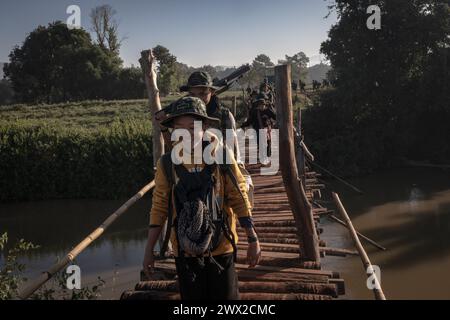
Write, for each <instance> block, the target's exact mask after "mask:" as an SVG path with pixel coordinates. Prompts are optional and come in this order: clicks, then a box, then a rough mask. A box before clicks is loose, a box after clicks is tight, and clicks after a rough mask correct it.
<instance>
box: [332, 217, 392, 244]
mask: <svg viewBox="0 0 450 320" xmlns="http://www.w3.org/2000/svg"><path fill="white" fill-rule="evenodd" d="M328 217H330V219H332V220H334V221H336V222H337V223H339V224H340V225H343V226H344V227H346V228H347V229H348V225H347V224H346V223H345V222H344V221H342V220H341V219H339V218H338V217H336V216H335V215H334V214H329V215H328ZM356 233H357V234H358V236H359V237H360V238H362V239H364V240H365V241H367V242H368V243H370V244H371V245H373V246H374V247H376V248H378V249H380V250H383V251H386V250H387V249H386V248H385V247H383V246H382V245H380V244H378V243H377V242H375V241H373V240H372V239H370V238H368V237H366V236H365V235H363V234H362V233H360V232H358V231H356Z"/></svg>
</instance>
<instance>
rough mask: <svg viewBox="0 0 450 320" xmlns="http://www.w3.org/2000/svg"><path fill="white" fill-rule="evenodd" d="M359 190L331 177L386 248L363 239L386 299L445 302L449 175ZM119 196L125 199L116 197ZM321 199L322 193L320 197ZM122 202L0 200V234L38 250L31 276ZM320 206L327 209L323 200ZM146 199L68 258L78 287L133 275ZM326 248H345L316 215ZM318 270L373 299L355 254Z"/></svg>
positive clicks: (377, 182)
mask: <svg viewBox="0 0 450 320" xmlns="http://www.w3.org/2000/svg"><path fill="white" fill-rule="evenodd" d="M351 182H352V183H354V184H355V185H356V186H358V187H359V188H360V189H362V190H363V191H364V192H365V193H364V195H357V194H354V193H353V192H352V191H351V190H348V189H346V187H343V186H341V185H339V184H338V183H336V182H330V186H331V188H332V189H334V190H335V191H337V192H339V194H340V196H341V200H342V201H343V203H344V205H345V207H346V208H347V211H348V213H349V215H350V216H351V218H352V221H353V223H354V226H355V227H356V228H357V229H358V230H359V231H360V232H362V233H364V234H365V235H367V236H369V237H371V238H373V239H374V240H376V241H378V242H379V243H380V244H382V245H383V246H385V247H386V248H388V250H387V251H384V252H382V251H379V250H377V249H375V248H373V247H372V246H371V245H369V244H367V243H365V242H363V245H364V247H365V248H366V250H367V252H368V254H369V256H370V258H371V260H372V263H373V264H375V265H378V266H379V267H380V268H381V283H382V286H383V289H384V291H385V294H386V296H387V298H389V299H450V274H449V271H450V172H449V171H442V170H440V169H419V168H406V169H397V170H389V171H383V172H379V173H377V174H373V175H369V176H365V177H361V178H357V179H352V180H351ZM124 200H126V199H124ZM324 200H325V201H326V200H329V195H328V194H324ZM122 203H123V201H122V200H120V201H99V200H57V201H41V202H28V203H15V204H0V233H3V232H5V231H8V233H9V235H10V238H11V241H14V240H17V239H20V238H24V239H26V240H28V241H31V242H33V243H35V244H39V245H40V246H41V247H40V248H39V249H37V250H35V251H33V252H30V253H29V254H27V255H25V256H23V257H21V261H22V262H23V263H24V264H26V266H27V275H28V276H29V277H33V276H36V275H39V273H40V272H41V271H43V270H46V268H48V267H49V266H50V265H51V264H52V263H53V262H55V260H56V259H57V257H62V256H63V255H64V254H65V253H67V252H68V251H69V250H70V249H71V248H72V246H73V245H75V244H76V243H78V242H79V241H80V240H82V239H83V238H84V237H85V236H86V235H87V234H88V233H89V232H90V231H92V230H93V229H94V228H95V227H97V226H98V225H99V224H100V223H101V222H102V221H103V220H104V219H105V218H106V217H107V216H108V215H109V214H110V213H112V212H113V211H114V210H115V209H117V208H118V207H119V206H120V205H121V204H122ZM325 204H326V206H328V207H330V208H331V207H332V204H331V203H326V202H325ZM150 207H151V198H150V197H148V196H147V197H145V198H144V199H142V200H140V201H139V202H138V203H137V204H136V205H135V206H134V207H132V208H131V209H130V211H129V212H128V213H127V214H125V215H124V216H123V217H122V218H120V219H119V220H118V221H117V222H116V223H115V224H114V225H113V227H112V228H111V229H110V230H108V231H107V232H106V233H105V234H104V235H103V236H102V237H101V238H100V239H98V240H97V241H96V242H94V243H93V244H92V245H91V246H90V247H89V248H88V249H86V251H84V252H83V253H82V254H81V255H80V256H79V257H78V258H77V260H76V263H77V264H78V265H79V266H80V268H81V272H82V285H91V284H93V283H95V279H96V277H97V276H101V277H102V279H104V280H105V281H106V286H105V287H104V288H103V290H102V298H104V299H115V298H118V297H119V296H120V294H121V292H122V291H124V290H126V289H131V288H132V287H133V286H134V284H135V283H136V282H137V281H138V280H139V270H140V266H141V263H142V256H143V252H144V246H145V241H146V226H147V224H148V212H149V210H150ZM322 223H323V225H324V227H325V233H324V235H323V236H322V238H323V239H325V240H326V241H327V245H328V246H331V247H339V248H352V241H351V238H350V237H349V235H348V232H347V231H346V229H345V228H344V227H342V226H340V225H338V224H336V223H335V222H331V221H328V220H327V219H323V221H322ZM323 264H324V268H325V269H329V270H335V271H340V273H341V277H342V278H344V279H345V281H346V289H347V294H346V296H344V298H348V299H373V294H372V293H371V291H370V290H368V289H367V287H366V277H365V273H364V270H363V266H362V263H361V261H360V259H359V257H347V258H341V257H326V258H325V259H323Z"/></svg>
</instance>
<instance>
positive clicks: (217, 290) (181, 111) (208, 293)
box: [143, 97, 261, 300]
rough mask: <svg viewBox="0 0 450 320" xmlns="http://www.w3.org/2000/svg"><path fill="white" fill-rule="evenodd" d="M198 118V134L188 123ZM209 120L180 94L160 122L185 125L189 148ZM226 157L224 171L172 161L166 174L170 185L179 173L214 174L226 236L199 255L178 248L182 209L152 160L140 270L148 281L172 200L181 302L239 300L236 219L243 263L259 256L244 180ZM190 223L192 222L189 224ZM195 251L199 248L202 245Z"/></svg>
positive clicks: (200, 106) (203, 109) (199, 107)
mask: <svg viewBox="0 0 450 320" xmlns="http://www.w3.org/2000/svg"><path fill="white" fill-rule="evenodd" d="M199 120H200V121H202V123H203V130H200V131H201V132H194V127H195V123H194V122H195V121H199ZM215 121H218V119H216V118H212V117H209V116H208V115H207V112H206V106H205V104H204V103H203V101H202V100H200V99H199V98H195V97H184V98H181V99H180V100H178V101H177V102H175V103H174V105H173V111H172V113H171V115H170V116H169V117H168V118H167V119H165V120H164V121H163V123H161V124H162V125H164V126H165V127H168V128H172V129H175V130H176V129H187V130H188V131H189V133H190V134H191V141H192V143H191V146H190V147H191V149H193V148H194V141H198V140H199V139H200V141H202V139H203V136H204V135H205V134H208V132H207V131H206V129H207V128H208V126H209V125H211V124H212V123H213V122H215ZM195 135H197V137H195ZM219 147H220V144H219ZM216 148H218V146H216ZM175 150H176V149H175V148H174V149H173V150H172V152H175ZM193 153H194V152H193V151H192V154H193ZM228 157H229V158H228V159H231V164H227V168H229V170H228V171H229V172H228V173H227V172H225V171H224V170H222V168H221V166H219V165H217V166H212V165H206V164H205V161H200V162H198V161H194V163H182V164H181V165H180V166H182V168H181V169H180V168H179V167H178V168H177V170H175V168H176V166H174V165H172V167H171V168H172V175H174V176H176V178H175V181H177V182H176V183H174V184H175V185H176V184H177V183H180V182H179V181H181V180H178V179H180V177H181V176H182V175H185V174H187V175H189V173H204V175H206V173H205V172H206V171H207V170H211V176H213V177H214V178H213V180H212V181H214V186H213V187H212V188H213V189H214V192H215V194H216V195H217V198H216V199H217V205H218V207H220V209H221V212H222V213H223V216H224V221H225V224H226V226H225V227H224V231H223V232H224V233H226V232H227V231H228V232H229V234H225V236H222V237H218V238H217V239H218V240H217V244H216V245H215V246H214V248H213V249H210V250H209V251H208V250H206V251H204V253H203V254H201V255H200V256H199V255H197V254H190V253H186V252H185V251H183V250H181V247H182V246H181V245H180V243H179V242H180V241H183V240H184V239H181V240H180V239H179V233H177V225H178V223H179V222H180V221H181V218H182V217H181V216H180V217H179V218H180V219H179V220H178V219H177V218H178V217H177V214H178V213H179V212H181V211H179V210H180V209H179V208H180V207H182V204H181V205H180V204H179V200H178V202H177V199H178V198H179V197H178V198H177V197H176V196H174V195H175V194H174V190H176V189H175V188H171V185H170V182H169V181H171V179H169V177H167V176H166V175H167V173H166V172H165V171H166V170H164V167H163V164H162V161H161V159H160V160H159V161H158V163H157V170H156V176H155V184H156V185H155V189H154V191H153V200H152V201H153V202H152V209H151V212H150V226H149V232H148V241H147V246H146V249H145V256H144V262H143V268H144V272H145V273H146V275H147V277H148V278H150V279H151V277H152V271H153V268H154V248H155V244H156V242H157V240H158V237H159V235H160V233H161V230H162V226H163V225H164V223H165V222H166V220H167V219H168V216H169V212H168V210H169V198H170V199H172V205H171V206H170V207H171V208H173V210H172V214H171V216H172V224H171V225H172V228H171V230H170V232H171V234H170V241H171V243H172V246H173V253H174V255H175V264H176V268H177V275H178V281H179V288H180V294H181V298H182V299H183V300H198V299H208V300H210V299H213V300H236V299H238V298H239V291H238V280H237V274H236V270H235V264H234V263H235V260H234V257H235V254H236V252H235V251H236V244H237V242H238V234H237V232H236V224H237V221H239V223H240V225H241V227H243V228H244V230H245V232H246V234H247V241H248V250H247V262H248V264H249V267H255V266H256V265H257V264H258V262H259V259H260V257H261V248H260V244H259V241H258V237H257V235H256V232H255V229H254V226H253V220H252V216H251V205H250V202H249V199H248V195H247V186H246V181H245V178H244V177H243V176H242V174H241V171H240V169H239V167H238V165H237V163H236V160H235V159H234V158H233V155H232V153H231V152H229V154H228ZM191 159H193V158H191ZM201 160H203V159H201ZM195 163H197V164H195ZM180 170H181V171H180ZM183 172H186V173H183ZM178 173H180V174H178ZM177 204H178V205H177ZM210 211H211V210H210ZM194 223H195V222H194V221H192V224H194ZM187 224H190V221H187ZM178 227H179V226H178ZM188 227H189V226H188ZM206 239H209V238H206ZM211 241H212V240H211ZM183 243H184V242H183ZM209 248H211V247H209ZM187 251H188V250H187ZM201 252H203V249H202V251H201Z"/></svg>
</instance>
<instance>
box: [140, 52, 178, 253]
mask: <svg viewBox="0 0 450 320" xmlns="http://www.w3.org/2000/svg"><path fill="white" fill-rule="evenodd" d="M139 63H140V64H141V69H142V72H143V75H144V79H145V86H146V87H147V93H148V105H149V108H150V111H151V114H152V130H153V168H154V169H155V171H156V164H157V162H158V160H159V158H161V156H162V155H163V154H164V138H163V135H162V134H161V127H160V125H159V121H158V120H157V119H156V113H157V112H158V111H161V100H160V98H159V89H158V84H157V74H156V70H155V64H156V58H155V57H154V56H153V52H152V50H144V51H142V52H141V59H139ZM166 232H167V221H166V223H165V224H164V225H163V226H162V230H161V233H160V236H159V239H158V244H159V248H161V246H162V244H163V243H164V238H165V236H166ZM168 248H169V249H171V246H170V244H169V247H168Z"/></svg>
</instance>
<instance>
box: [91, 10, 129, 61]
mask: <svg viewBox="0 0 450 320" xmlns="http://www.w3.org/2000/svg"><path fill="white" fill-rule="evenodd" d="M116 13H117V12H116V10H114V8H113V7H112V6H110V5H102V6H98V7H95V8H93V9H92V11H91V13H90V18H91V24H92V29H93V31H94V33H95V36H96V40H97V44H98V45H99V46H100V48H102V49H103V50H105V51H108V52H111V53H113V54H115V55H117V56H118V55H119V51H120V46H121V43H122V40H121V39H119V24H118V22H117V20H116V19H115V18H114V16H115V15H116Z"/></svg>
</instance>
